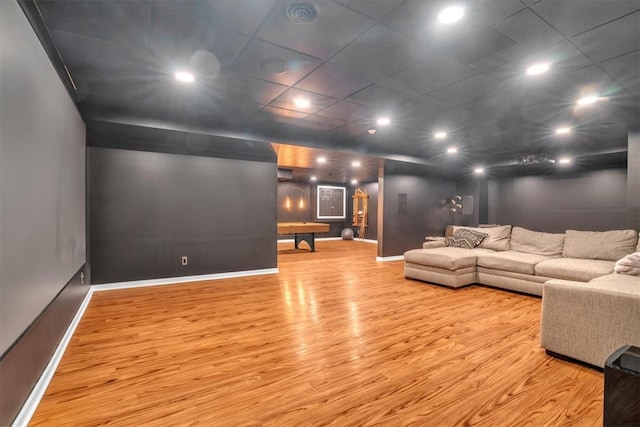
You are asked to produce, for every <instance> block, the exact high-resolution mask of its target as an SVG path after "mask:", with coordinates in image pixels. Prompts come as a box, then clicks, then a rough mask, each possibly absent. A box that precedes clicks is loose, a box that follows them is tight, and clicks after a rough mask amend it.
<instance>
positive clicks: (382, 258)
mask: <svg viewBox="0 0 640 427" xmlns="http://www.w3.org/2000/svg"><path fill="white" fill-rule="evenodd" d="M403 259H404V255H396V256H378V257H376V261H382V262H387V261H401V260H403Z"/></svg>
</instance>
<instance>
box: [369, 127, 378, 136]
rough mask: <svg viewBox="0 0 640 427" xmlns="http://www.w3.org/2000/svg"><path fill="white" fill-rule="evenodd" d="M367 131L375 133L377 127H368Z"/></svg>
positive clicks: (371, 133)
mask: <svg viewBox="0 0 640 427" xmlns="http://www.w3.org/2000/svg"><path fill="white" fill-rule="evenodd" d="M367 132H369V135H375V133H376V132H377V129H376V128H369V129H367Z"/></svg>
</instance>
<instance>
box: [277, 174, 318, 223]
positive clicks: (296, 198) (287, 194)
mask: <svg viewBox="0 0 640 427" xmlns="http://www.w3.org/2000/svg"><path fill="white" fill-rule="evenodd" d="M287 199H288V200H289V207H288V208H287ZM301 200H302V203H303V205H302V207H301V206H300V201H301ZM314 214H315V213H313V214H312V212H311V186H310V185H309V184H308V183H306V182H305V183H303V182H293V181H283V182H278V222H311V221H312V218H313V217H314Z"/></svg>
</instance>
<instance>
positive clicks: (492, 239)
mask: <svg viewBox="0 0 640 427" xmlns="http://www.w3.org/2000/svg"><path fill="white" fill-rule="evenodd" d="M460 228H467V229H469V230H474V231H478V232H480V233H486V234H487V237H485V238H484V240H483V241H482V242H481V243H480V244H479V245H478V248H484V249H491V250H494V251H508V250H509V249H510V246H509V240H510V237H511V226H510V225H501V226H498V227H487V228H484V227H483V228H478V227H460V226H454V227H453V231H454V232H455V231H456V230H459V229H460Z"/></svg>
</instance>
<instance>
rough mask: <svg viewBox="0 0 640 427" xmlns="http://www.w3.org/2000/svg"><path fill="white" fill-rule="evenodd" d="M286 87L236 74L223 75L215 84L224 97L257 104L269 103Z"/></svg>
mask: <svg viewBox="0 0 640 427" xmlns="http://www.w3.org/2000/svg"><path fill="white" fill-rule="evenodd" d="M287 89H289V88H288V87H287V86H283V85H279V84H276V83H272V82H267V81H264V80H258V79H253V78H250V77H241V76H238V75H225V76H223V77H222V78H220V79H218V81H216V86H215V90H216V91H217V92H218V93H220V94H221V96H223V97H224V98H226V99H230V100H232V101H233V100H238V101H244V102H247V101H248V102H256V103H259V104H269V103H270V102H271V101H273V100H274V99H275V98H277V97H278V96H280V95H281V94H282V93H284V91H286V90H287Z"/></svg>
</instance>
